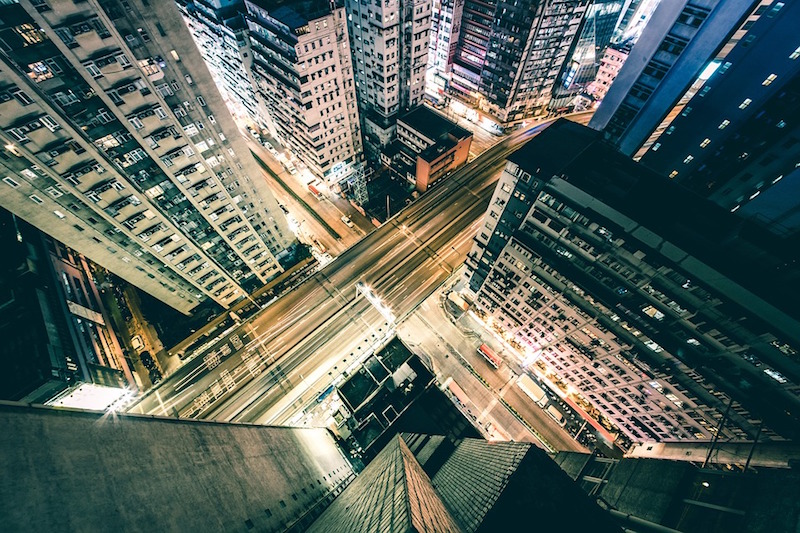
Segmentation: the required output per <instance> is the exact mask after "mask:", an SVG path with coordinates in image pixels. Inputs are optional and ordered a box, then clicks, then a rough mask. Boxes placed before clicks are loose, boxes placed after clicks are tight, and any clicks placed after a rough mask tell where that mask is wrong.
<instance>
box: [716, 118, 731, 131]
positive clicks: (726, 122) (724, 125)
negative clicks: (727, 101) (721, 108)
mask: <svg viewBox="0 0 800 533" xmlns="http://www.w3.org/2000/svg"><path fill="white" fill-rule="evenodd" d="M730 123H731V121H730V120H728V119H725V120H723V121H722V122H720V123H719V126H717V129H720V130H724V129H725V128H727V127H728V124H730Z"/></svg>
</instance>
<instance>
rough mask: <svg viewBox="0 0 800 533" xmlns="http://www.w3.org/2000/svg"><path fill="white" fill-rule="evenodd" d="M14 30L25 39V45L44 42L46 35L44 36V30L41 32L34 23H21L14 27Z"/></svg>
mask: <svg viewBox="0 0 800 533" xmlns="http://www.w3.org/2000/svg"><path fill="white" fill-rule="evenodd" d="M14 31H15V32H17V34H19V36H20V37H22V40H23V41H25V45H24V46H30V45H32V44H38V43H41V42H44V37H43V36H42V33H43V32H40V31H39V30H38V29H36V27H34V26H33V24H20V25H19V26H17V27H15V28H14Z"/></svg>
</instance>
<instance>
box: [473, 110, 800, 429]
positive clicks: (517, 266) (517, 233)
mask: <svg viewBox="0 0 800 533" xmlns="http://www.w3.org/2000/svg"><path fill="white" fill-rule="evenodd" d="M798 250H800V248H798V247H797V239H794V240H786V239H782V238H780V237H778V236H775V235H772V234H770V233H769V232H767V231H766V230H763V229H761V228H759V227H758V226H756V225H753V224H747V223H745V222H737V220H736V217H735V216H734V215H731V214H730V213H728V212H727V211H726V210H723V209H721V208H719V207H718V206H716V205H714V204H713V203H711V202H709V201H707V200H704V199H702V198H700V197H697V196H696V195H694V194H692V193H691V192H690V191H687V190H685V189H683V188H681V187H680V186H678V185H676V184H674V183H672V182H670V180H668V179H667V178H664V177H661V176H658V175H657V174H655V173H653V172H651V171H648V170H647V169H646V168H644V167H643V166H642V165H639V164H637V163H636V162H634V161H632V160H630V159H628V158H626V157H625V156H624V155H623V154H620V153H619V152H616V151H614V150H613V148H611V147H610V146H609V145H608V144H606V143H604V142H601V141H600V140H599V134H598V133H597V132H594V131H592V130H590V129H588V128H584V127H582V126H579V125H577V124H574V123H571V122H568V121H565V120H564V121H559V122H556V123H555V124H554V125H552V126H550V127H549V128H548V129H546V130H545V131H544V132H543V133H541V134H540V135H539V136H537V137H536V138H535V139H534V140H532V141H530V142H529V143H528V144H527V145H525V146H524V147H523V148H521V149H520V150H518V151H517V152H516V153H514V154H512V156H511V157H509V160H508V163H507V164H506V168H505V170H504V172H503V174H502V176H501V178H500V181H499V183H498V187H497V189H496V190H495V194H494V196H493V198H492V200H491V202H490V207H489V211H488V212H487V215H486V218H485V220H484V223H483V225H482V226H481V227H479V229H478V234H477V237H476V239H475V244H474V246H473V249H472V251H471V252H470V254H469V255H468V259H467V267H468V272H467V280H468V284H469V288H470V289H471V290H472V291H474V293H475V298H474V301H475V307H476V310H477V312H478V313H479V314H480V315H482V316H483V317H484V318H485V319H486V320H487V322H489V323H490V324H492V325H493V326H495V327H496V328H497V329H498V330H499V332H500V334H502V335H504V336H505V338H506V339H507V340H508V341H509V342H512V343H514V344H516V345H517V347H518V349H519V351H520V352H521V353H522V354H523V356H524V357H526V359H525V361H524V365H526V366H529V367H530V368H531V369H532V370H534V371H535V372H537V373H538V374H540V375H541V376H542V377H543V378H547V379H548V380H549V381H550V382H551V383H555V384H556V385H558V383H560V384H561V385H560V386H561V388H562V390H563V392H564V394H565V395H567V396H568V397H570V398H572V397H573V396H571V395H574V401H575V403H576V404H577V405H578V406H580V407H582V408H583V409H584V410H585V411H588V412H589V413H595V415H596V416H597V417H598V418H599V420H600V421H601V422H602V423H603V424H605V425H606V427H607V428H609V429H610V430H611V431H612V432H613V431H616V432H618V433H619V434H620V435H621V436H622V437H623V438H624V440H627V441H629V442H646V441H677V440H682V441H692V440H700V441H702V440H710V439H712V438H714V437H715V436H719V438H724V439H733V440H743V439H748V438H752V437H753V435H754V434H755V433H756V432H757V428H758V426H759V425H760V422H759V421H758V420H759V419H760V420H763V423H764V427H765V428H770V430H772V431H767V433H764V434H763V437H762V438H764V439H765V440H768V439H769V438H773V437H774V436H775V433H774V432H777V433H779V434H781V435H783V436H787V437H791V436H793V435H795V434H796V431H797V430H796V427H797V426H796V422H795V419H796V417H797V414H796V413H797V412H798V411H797V408H796V407H794V406H796V405H798V403H800V398H798V395H799V394H800V386H799V385H798V381H797V377H796V376H798V369H800V358H798V349H799V348H800V337H799V333H798V332H800V320H799V319H800V306H798V303H797V302H796V301H795V299H794V298H793V297H790V296H788V295H789V294H795V293H796V291H797V290H798V279H800V272H798V267H797V264H798V261H797V255H798ZM765 431H766V430H765ZM773 431H774V432H773Z"/></svg>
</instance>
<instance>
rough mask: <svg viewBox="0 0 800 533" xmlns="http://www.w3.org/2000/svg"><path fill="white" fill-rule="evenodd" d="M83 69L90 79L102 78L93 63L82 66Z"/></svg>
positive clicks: (101, 74)
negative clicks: (84, 68)
mask: <svg viewBox="0 0 800 533" xmlns="http://www.w3.org/2000/svg"><path fill="white" fill-rule="evenodd" d="M84 67H86V70H87V72H89V75H90V76H91V77H93V78H102V77H103V73H102V72H100V69H99V68H97V65H95V64H94V63H86V64H85V65H84Z"/></svg>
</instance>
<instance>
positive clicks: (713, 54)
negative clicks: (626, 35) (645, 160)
mask: <svg viewBox="0 0 800 533" xmlns="http://www.w3.org/2000/svg"><path fill="white" fill-rule="evenodd" d="M771 3H772V0H760V1H757V0H728V1H724V2H723V1H721V0H706V1H703V2H700V3H697V2H692V3H689V2H688V1H677V2H660V3H659V5H658V7H657V8H656V10H655V12H654V13H653V15H652V17H651V18H650V21H649V22H648V23H647V26H646V27H645V29H644V31H643V32H642V35H641V37H640V38H639V40H638V41H637V42H636V44H635V45H634V47H633V49H632V50H631V52H630V56H629V57H628V60H627V61H626V62H625V65H624V66H623V67H622V70H621V71H620V72H619V75H618V76H617V78H616V80H615V81H614V84H613V85H612V86H611V88H610V89H609V91H608V94H607V95H606V97H605V98H604V99H603V103H602V104H601V105H600V107H598V109H597V112H596V113H595V114H594V116H593V117H592V120H591V122H590V123H589V125H590V127H592V128H595V129H598V130H603V132H604V133H605V136H606V139H608V140H609V141H611V142H612V143H613V144H614V145H615V146H616V147H617V148H618V149H619V150H620V151H621V152H622V153H624V154H627V155H630V156H632V155H634V154H635V153H636V152H637V150H639V148H640V147H642V145H644V144H645V143H646V142H647V141H648V139H650V138H651V135H652V134H653V133H654V132H657V130H659V128H660V124H661V123H662V121H663V120H664V119H665V118H667V117H668V115H669V114H670V112H671V111H672V110H673V108H674V107H675V106H676V104H678V103H679V101H680V100H681V98H683V97H684V94H685V93H686V92H687V90H688V89H690V87H692V85H693V84H694V83H695V81H696V80H698V78H703V77H704V76H706V75H707V71H706V69H707V68H708V67H709V64H711V63H712V62H713V61H715V60H717V61H721V60H724V58H725V56H726V55H727V54H728V52H730V50H731V49H732V48H733V46H734V45H735V44H736V43H737V42H739V40H740V39H741V38H742V37H744V34H745V33H746V32H747V30H748V29H749V28H750V27H751V26H752V25H753V24H754V23H755V21H756V20H758V18H759V17H760V16H761V15H762V14H763V13H764V12H765V11H766V10H767V9H768V5H769V4H771Z"/></svg>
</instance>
